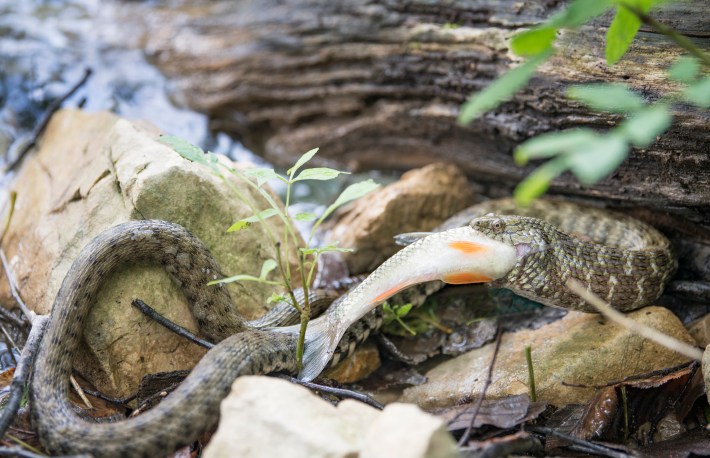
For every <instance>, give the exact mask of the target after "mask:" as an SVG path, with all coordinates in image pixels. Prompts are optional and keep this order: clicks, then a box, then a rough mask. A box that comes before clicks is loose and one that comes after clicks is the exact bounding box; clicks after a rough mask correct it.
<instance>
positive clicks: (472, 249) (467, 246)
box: [449, 240, 488, 254]
mask: <svg viewBox="0 0 710 458" xmlns="http://www.w3.org/2000/svg"><path fill="white" fill-rule="evenodd" d="M449 246H450V247H451V248H453V249H454V250H458V251H461V252H462V253H466V254H473V253H480V252H483V251H487V250H488V247H486V246H484V245H481V244H478V243H474V242H468V241H466V240H456V241H454V242H451V243H449Z"/></svg>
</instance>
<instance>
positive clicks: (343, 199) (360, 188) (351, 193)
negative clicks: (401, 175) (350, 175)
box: [320, 179, 380, 220]
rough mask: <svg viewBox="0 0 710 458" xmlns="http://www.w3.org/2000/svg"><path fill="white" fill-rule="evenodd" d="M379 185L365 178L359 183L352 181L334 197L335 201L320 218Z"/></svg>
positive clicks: (325, 216)
mask: <svg viewBox="0 0 710 458" xmlns="http://www.w3.org/2000/svg"><path fill="white" fill-rule="evenodd" d="M379 187H380V185H379V184H377V183H375V182H374V181H372V179H370V180H365V181H361V182H359V183H353V184H351V185H350V186H348V187H347V188H345V189H344V190H343V192H341V193H340V195H339V196H338V198H337V199H335V202H333V203H332V204H331V205H330V207H328V208H327V209H326V210H325V212H324V213H323V216H321V217H320V219H321V220H323V219H325V218H327V217H328V215H330V214H331V213H333V212H334V211H335V210H336V209H338V208H339V207H341V206H343V205H345V204H347V203H348V202H351V201H353V200H355V199H359V198H360V197H362V196H364V195H365V194H367V193H369V192H370V191H374V190H375V189H377V188H379Z"/></svg>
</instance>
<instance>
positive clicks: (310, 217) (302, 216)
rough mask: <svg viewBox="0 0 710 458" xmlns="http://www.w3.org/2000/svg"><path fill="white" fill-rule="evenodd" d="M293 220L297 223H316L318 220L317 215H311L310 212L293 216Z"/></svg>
mask: <svg viewBox="0 0 710 458" xmlns="http://www.w3.org/2000/svg"><path fill="white" fill-rule="evenodd" d="M293 219H295V220H296V221H315V220H316V219H318V217H317V216H316V214H315V213H309V212H303V213H296V214H295V215H294V216H293Z"/></svg>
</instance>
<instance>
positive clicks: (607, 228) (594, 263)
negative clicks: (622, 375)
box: [440, 199, 677, 312]
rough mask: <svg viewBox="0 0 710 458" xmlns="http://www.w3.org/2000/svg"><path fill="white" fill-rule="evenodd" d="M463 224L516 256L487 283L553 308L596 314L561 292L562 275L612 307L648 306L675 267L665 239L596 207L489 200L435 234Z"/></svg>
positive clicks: (565, 279) (564, 291)
mask: <svg viewBox="0 0 710 458" xmlns="http://www.w3.org/2000/svg"><path fill="white" fill-rule="evenodd" d="M491 213H492V214H493V215H491V216H481V215H486V214H491ZM504 215H514V216H504ZM469 222H470V224H471V226H472V227H473V228H474V229H476V230H478V231H480V232H482V233H484V234H486V235H487V236H489V237H491V238H493V239H496V240H498V241H501V242H504V243H508V244H510V245H514V246H515V247H516V250H517V251H518V256H519V258H521V260H520V261H519V262H518V264H517V265H516V266H515V267H514V268H513V270H512V271H511V272H510V273H508V275H507V276H505V277H504V278H502V279H500V280H497V281H496V282H493V283H491V284H490V286H493V287H499V288H506V289H509V290H511V291H513V292H515V293H516V294H518V295H520V296H523V297H527V298H528V299H532V300H534V301H536V302H540V303H541V304H545V305H550V306H554V307H562V308H566V309H570V310H578V311H582V312H596V309H595V308H594V307H592V306H590V305H588V304H587V303H586V302H585V301H584V300H582V299H580V298H579V296H577V295H576V294H574V293H572V292H571V291H570V290H568V289H567V288H566V287H565V284H566V282H567V280H568V279H569V278H574V279H577V280H578V281H580V282H581V283H582V284H583V285H584V286H585V287H587V289H588V290H590V291H592V292H593V293H595V294H596V295H598V296H600V297H601V298H602V299H605V300H606V301H607V302H609V303H610V304H611V305H612V306H613V307H614V308H616V309H617V310H621V311H630V310H634V309H637V308H640V307H643V306H646V305H650V304H652V303H653V302H654V301H655V300H656V299H658V298H659V297H660V296H661V293H663V288H664V287H665V285H666V283H667V282H668V280H669V279H670V277H671V276H672V275H673V273H674V272H675V270H676V267H677V264H676V260H675V258H674V256H673V254H672V253H671V249H670V242H669V241H668V239H667V238H666V237H665V236H663V235H662V234H661V233H660V232H658V231H657V230H656V229H654V228H652V227H650V226H648V225H646V224H644V223H642V222H640V221H638V220H635V219H633V218H630V217H628V216H625V215H622V214H620V213H615V212H611V211H608V210H603V209H600V208H596V207H590V206H583V205H579V204H574V203H570V202H563V201H556V200H538V201H535V202H533V203H532V204H531V205H530V206H529V207H526V208H519V207H517V206H516V205H515V203H514V202H513V200H512V199H499V200H491V201H488V202H485V203H483V204H479V205H476V206H474V207H471V208H470V209H467V210H464V211H463V212H461V213H459V214H457V215H455V216H454V217H452V218H451V219H449V220H448V221H447V222H446V223H445V224H444V225H443V226H442V227H441V228H440V229H441V230H445V229H448V228H451V227H457V226H460V225H462V224H468V223H469Z"/></svg>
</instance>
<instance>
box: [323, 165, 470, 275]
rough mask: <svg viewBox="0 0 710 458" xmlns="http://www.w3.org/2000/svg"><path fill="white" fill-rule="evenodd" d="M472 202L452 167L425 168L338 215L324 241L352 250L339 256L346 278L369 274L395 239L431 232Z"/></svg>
mask: <svg viewBox="0 0 710 458" xmlns="http://www.w3.org/2000/svg"><path fill="white" fill-rule="evenodd" d="M472 202H473V191H472V189H471V187H470V185H469V183H468V181H467V180H466V177H465V175H464V174H463V173H462V172H461V170H460V169H459V168H458V167H456V166H454V165H452V164H443V163H436V164H431V165H428V166H426V167H423V168H421V169H416V170H412V171H409V172H407V173H405V174H404V175H402V178H401V179H400V180H399V181H397V182H395V183H392V184H390V185H389V186H385V187H384V188H381V189H379V190H376V191H373V192H371V193H370V194H368V195H367V196H365V197H364V198H362V199H360V200H358V201H357V202H355V203H354V204H353V205H351V206H349V207H347V209H346V210H345V211H343V212H340V213H339V214H338V216H337V219H336V221H335V223H334V224H333V225H332V226H331V227H332V230H331V232H330V234H329V238H330V240H337V241H339V242H340V246H344V247H349V248H354V249H355V252H353V253H346V255H345V261H346V262H347V265H348V268H349V269H350V273H351V274H359V273H363V272H370V271H372V270H374V269H375V268H376V267H377V266H379V265H380V264H381V263H382V262H383V261H384V260H386V259H387V258H389V257H390V256H392V255H393V254H395V253H396V252H397V251H398V250H399V249H400V248H401V247H398V246H397V245H396V244H395V243H394V240H393V237H394V236H395V235H397V234H401V233H403V232H412V231H428V230H431V229H433V228H434V227H436V226H437V225H439V224H440V223H442V222H443V221H444V220H445V219H446V218H448V217H449V216H451V215H452V214H454V213H456V212H457V211H459V210H462V209H464V208H466V207H467V206H469V205H471V204H472Z"/></svg>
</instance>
